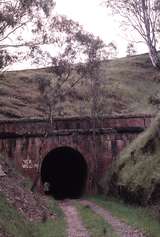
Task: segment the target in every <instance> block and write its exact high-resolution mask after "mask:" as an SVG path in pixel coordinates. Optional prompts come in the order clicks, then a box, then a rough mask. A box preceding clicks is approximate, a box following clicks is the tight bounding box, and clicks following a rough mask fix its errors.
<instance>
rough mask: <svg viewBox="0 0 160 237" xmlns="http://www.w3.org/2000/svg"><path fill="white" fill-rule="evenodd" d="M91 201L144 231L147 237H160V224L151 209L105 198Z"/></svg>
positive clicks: (90, 198) (98, 197) (94, 198)
mask: <svg viewBox="0 0 160 237" xmlns="http://www.w3.org/2000/svg"><path fill="white" fill-rule="evenodd" d="M89 200H91V201H94V202H96V203H97V204H98V205H100V206H102V207H104V208H107V210H109V211H110V212H111V213H112V214H113V215H114V216H116V217H118V218H120V219H121V220H123V221H125V222H126V223H128V224H129V225H132V226H134V227H136V228H138V229H140V230H142V231H144V232H145V233H146V234H147V236H149V237H159V236H160V222H159V221H158V220H157V219H156V218H155V217H154V216H153V215H152V214H151V212H150V210H149V209H147V208H142V207H137V206H132V205H127V204H125V203H124V202H123V201H120V200H117V199H110V198H106V199H105V198H104V197H103V196H95V197H89Z"/></svg>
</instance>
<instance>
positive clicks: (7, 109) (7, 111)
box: [0, 54, 160, 119]
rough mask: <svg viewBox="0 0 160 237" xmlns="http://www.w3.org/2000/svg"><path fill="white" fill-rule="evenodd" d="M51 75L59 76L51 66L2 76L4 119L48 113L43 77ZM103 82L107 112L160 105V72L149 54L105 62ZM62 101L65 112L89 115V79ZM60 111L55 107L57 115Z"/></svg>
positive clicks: (0, 112) (1, 111) (147, 109)
mask: <svg viewBox="0 0 160 237" xmlns="http://www.w3.org/2000/svg"><path fill="white" fill-rule="evenodd" d="M72 77H77V75H76V74H75V75H72ZM48 78H49V79H51V78H52V79H53V80H55V74H53V73H51V70H50V69H49V68H46V69H35V70H23V71H13V72H6V73H5V75H4V76H1V78H0V119H3V118H23V117H25V118H28V117H44V116H46V114H47V113H48V108H47V106H46V105H45V104H44V103H43V102H42V98H41V93H40V90H39V81H40V80H45V79H48ZM100 82H101V98H99V101H100V103H101V111H100V112H101V113H103V114H116V113H152V112H155V111H156V109H157V105H156V103H157V102H158V100H159V98H160V95H159V91H158V87H157V86H158V83H159V82H160V72H159V71H157V70H155V69H154V68H153V67H152V65H151V63H150V59H149V57H148V55H147V54H145V55H139V56H132V57H126V58H122V59H115V60H110V61H105V62H103V63H102V66H101V72H100ZM66 87H67V84H66ZM153 96H155V97H156V98H153ZM157 98H158V99H157ZM60 103H61V105H60V107H61V110H62V111H61V116H70V115H71V116H74V115H81V114H83V115H89V114H90V103H91V97H90V82H89V80H88V79H86V78H83V80H81V81H80V82H79V84H77V85H76V87H75V88H72V89H70V90H69V91H68V92H67V93H66V94H65V96H64V97H63V98H61V102H60ZM57 115H58V111H57V110H55V111H54V116H57Z"/></svg>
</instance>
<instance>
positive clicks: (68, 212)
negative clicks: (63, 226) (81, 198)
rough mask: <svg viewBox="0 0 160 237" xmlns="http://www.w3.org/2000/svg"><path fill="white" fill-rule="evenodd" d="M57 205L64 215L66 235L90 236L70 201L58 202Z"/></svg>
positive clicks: (75, 236)
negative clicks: (66, 227)
mask: <svg viewBox="0 0 160 237" xmlns="http://www.w3.org/2000/svg"><path fill="white" fill-rule="evenodd" d="M59 205H60V207H61V208H62V210H63V212H64V214H65V217H66V221H67V225H68V229H67V230H68V237H90V235H89V233H88V232H87V230H86V229H85V227H84V226H83V224H82V221H81V219H80V217H79V215H78V212H77V210H76V207H74V206H73V205H72V204H71V201H64V202H60V203H59Z"/></svg>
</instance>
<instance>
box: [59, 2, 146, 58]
mask: <svg viewBox="0 0 160 237" xmlns="http://www.w3.org/2000/svg"><path fill="white" fill-rule="evenodd" d="M55 10H56V11H57V13H60V14H63V15H66V16H68V17H69V18H71V19H73V20H75V21H78V22H79V23H80V24H81V25H83V27H84V28H85V29H86V30H87V31H89V32H92V33H93V34H95V35H97V36H100V38H101V39H103V40H104V41H105V42H106V43H110V42H114V43H115V44H116V45H117V47H118V56H119V57H123V56H125V55H126V47H127V44H128V41H129V42H131V41H132V40H133V41H140V40H141V39H140V38H139V36H138V35H137V33H136V32H135V31H131V30H128V31H123V30H122V27H121V24H120V19H118V17H113V16H112V14H111V13H109V12H107V9H106V8H105V7H104V5H103V4H102V0H57V2H56V9H55ZM135 47H136V50H137V53H144V52H147V48H146V47H145V44H143V43H138V44H136V45H135Z"/></svg>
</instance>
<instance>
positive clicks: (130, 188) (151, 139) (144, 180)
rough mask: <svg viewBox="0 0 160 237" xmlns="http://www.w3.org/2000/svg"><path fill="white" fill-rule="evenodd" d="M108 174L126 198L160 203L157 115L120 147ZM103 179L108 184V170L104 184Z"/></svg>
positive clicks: (159, 131)
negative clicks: (122, 147)
mask: <svg viewBox="0 0 160 237" xmlns="http://www.w3.org/2000/svg"><path fill="white" fill-rule="evenodd" d="M111 176H112V179H111V181H112V184H113V186H112V188H115V190H117V192H118V193H119V194H120V195H121V196H122V197H123V198H124V199H125V200H127V201H136V202H138V203H140V204H143V205H144V204H150V205H151V204H157V203H158V204H160V202H159V201H160V115H158V116H157V118H156V119H155V121H154V122H153V123H152V125H151V126H150V128H148V129H147V130H146V131H145V132H144V133H142V134H140V135H139V136H138V138H137V139H135V140H134V141H133V142H132V143H131V144H130V145H129V146H128V147H127V148H126V149H124V150H123V152H122V153H121V154H120V157H119V159H117V161H116V163H115V164H114V166H113V172H111ZM105 180H106V187H107V180H109V179H107V174H106V177H105V178H104V180H103V186H104V188H105ZM159 206H160V205H159ZM159 211H160V207H159Z"/></svg>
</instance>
